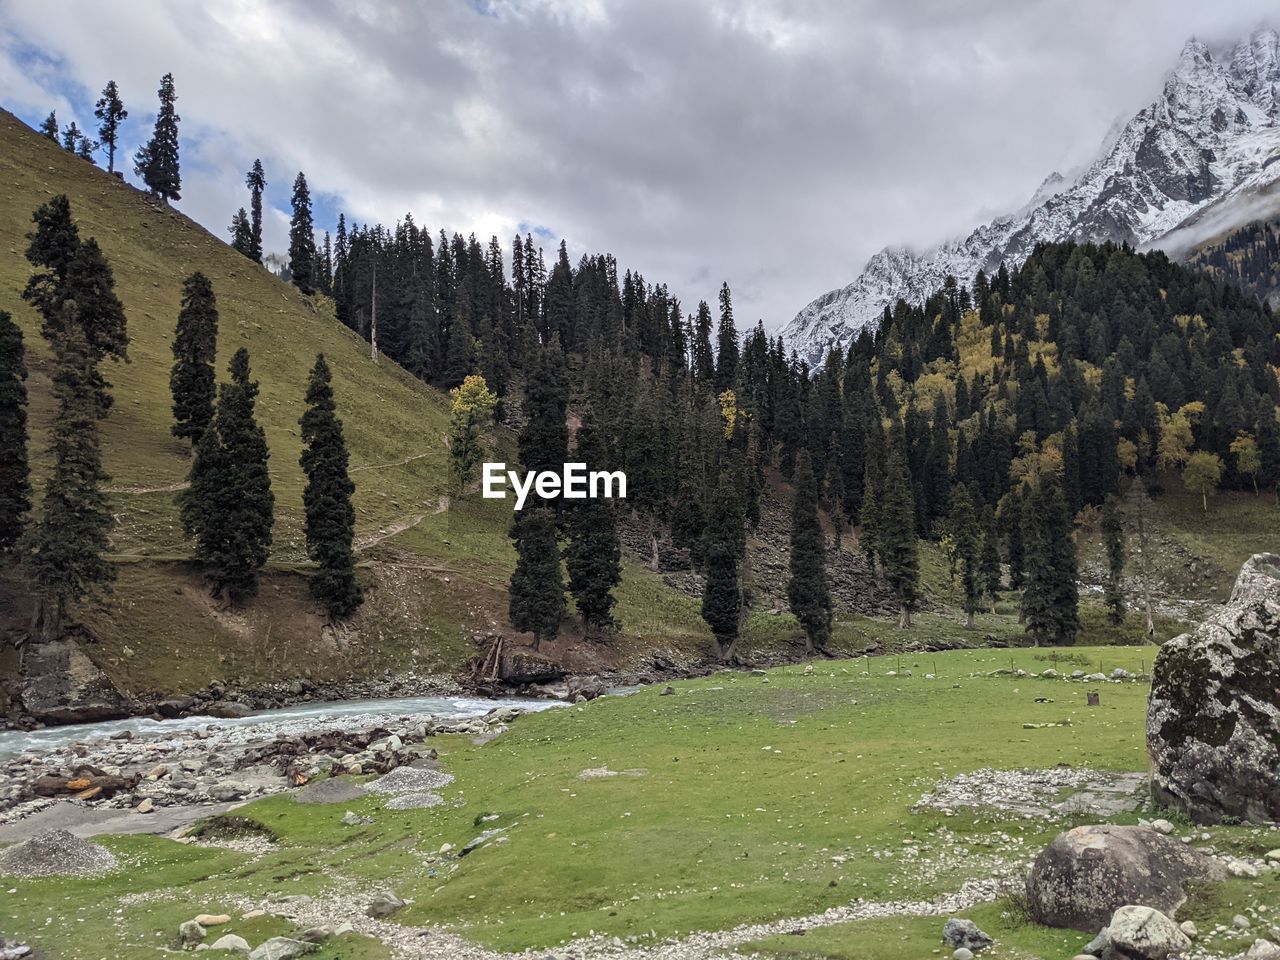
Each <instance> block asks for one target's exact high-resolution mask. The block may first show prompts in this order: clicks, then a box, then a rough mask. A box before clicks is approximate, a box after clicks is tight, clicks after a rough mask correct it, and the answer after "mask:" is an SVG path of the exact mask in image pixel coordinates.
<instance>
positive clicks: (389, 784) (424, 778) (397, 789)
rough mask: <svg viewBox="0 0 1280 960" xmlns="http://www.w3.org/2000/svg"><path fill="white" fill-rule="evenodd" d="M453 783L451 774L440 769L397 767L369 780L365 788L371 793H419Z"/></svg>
mask: <svg viewBox="0 0 1280 960" xmlns="http://www.w3.org/2000/svg"><path fill="white" fill-rule="evenodd" d="M451 783H453V776H452V775H451V774H448V773H445V772H444V771H442V770H425V769H423V768H421V767H397V768H396V769H395V770H392V771H391V772H390V773H387V774H384V775H383V776H381V777H378V779H376V780H371V781H370V782H369V783H367V784H365V788H366V789H367V790H369V791H370V792H372V793H421V792H423V791H427V790H439V789H440V788H441V787H447V786H448V785H449V784H451Z"/></svg>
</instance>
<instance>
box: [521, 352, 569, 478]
mask: <svg viewBox="0 0 1280 960" xmlns="http://www.w3.org/2000/svg"><path fill="white" fill-rule="evenodd" d="M568 393H569V387H568V383H567V382H566V376H565V369H564V357H563V355H562V354H561V352H560V347H559V344H558V343H552V344H551V345H549V346H547V347H542V348H539V349H538V351H537V357H536V360H535V366H534V368H533V369H532V370H531V371H530V373H529V378H528V381H527V382H526V383H525V401H524V414H525V418H526V420H525V426H524V429H523V430H521V431H520V435H519V437H518V438H517V448H518V450H519V455H520V466H521V467H523V468H524V469H525V470H526V471H541V470H550V471H554V472H556V473H559V472H560V471H561V470H562V469H563V466H564V463H565V462H566V461H567V460H568V459H569V428H568V426H567V424H566V421H565V414H566V410H567V407H568V402H569V396H568Z"/></svg>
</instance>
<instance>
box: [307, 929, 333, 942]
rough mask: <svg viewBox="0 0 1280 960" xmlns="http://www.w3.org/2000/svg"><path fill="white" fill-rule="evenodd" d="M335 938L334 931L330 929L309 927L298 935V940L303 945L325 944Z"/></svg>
mask: <svg viewBox="0 0 1280 960" xmlns="http://www.w3.org/2000/svg"><path fill="white" fill-rule="evenodd" d="M332 936H333V931H332V930H330V929H329V928H328V927H309V928H308V929H306V930H303V931H302V932H301V933H300V934H298V939H299V940H301V941H302V942H303V943H324V942H325V941H326V940H328V939H329V938H330V937H332Z"/></svg>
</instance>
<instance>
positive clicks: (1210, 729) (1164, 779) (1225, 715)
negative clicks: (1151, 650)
mask: <svg viewBox="0 0 1280 960" xmlns="http://www.w3.org/2000/svg"><path fill="white" fill-rule="evenodd" d="M1277 622H1280V555H1277V554H1271V553H1261V554H1256V555H1255V556H1253V557H1251V558H1250V559H1249V560H1247V561H1246V562H1245V564H1244V566H1243V567H1241V568H1240V573H1239V575H1238V576H1237V577H1236V583H1235V587H1234V588H1233V589H1232V591H1231V599H1230V600H1229V601H1228V602H1227V603H1226V605H1225V606H1223V607H1222V608H1221V610H1219V612H1217V613H1216V614H1214V615H1212V616H1211V617H1209V618H1208V619H1207V620H1205V621H1204V623H1202V624H1201V625H1200V626H1199V627H1197V628H1196V629H1195V630H1194V631H1192V632H1191V633H1184V634H1182V635H1181V636H1179V637H1175V638H1174V639H1173V640H1170V641H1169V642H1168V643H1166V644H1165V645H1164V646H1163V647H1162V648H1161V649H1160V653H1159V654H1158V655H1157V657H1156V661H1155V666H1154V668H1153V672H1152V681H1151V698H1150V701H1149V703H1148V708H1147V751H1148V753H1149V754H1150V757H1151V762H1152V783H1151V785H1152V793H1153V795H1154V796H1155V798H1156V799H1157V800H1158V801H1160V802H1161V803H1163V804H1165V805H1167V806H1171V807H1174V808H1177V809H1179V810H1182V811H1184V812H1186V813H1187V814H1188V815H1189V816H1190V817H1191V818H1192V819H1193V820H1194V821H1196V822H1197V823H1218V822H1220V821H1221V820H1222V819H1223V818H1224V817H1235V818H1238V819H1240V820H1244V821H1248V822H1251V823H1265V822H1268V821H1274V820H1280V779H1277V778H1276V776H1275V770H1276V769H1277V768H1280V685H1277V684H1276V682H1275V673H1274V671H1275V664H1276V663H1277V662H1278V661H1280V631H1278V630H1277V629H1276V623H1277Z"/></svg>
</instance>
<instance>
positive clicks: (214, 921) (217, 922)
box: [195, 913, 231, 927]
mask: <svg viewBox="0 0 1280 960" xmlns="http://www.w3.org/2000/svg"><path fill="white" fill-rule="evenodd" d="M195 920H196V923H198V924H200V926H202V927H220V926H222V925H223V924H224V923H230V922H231V915H230V914H227V913H202V914H200V915H199V916H198V917H196V918H195Z"/></svg>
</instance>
